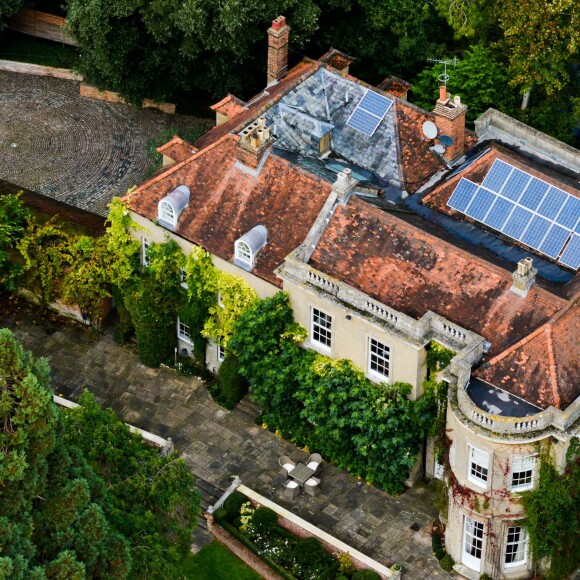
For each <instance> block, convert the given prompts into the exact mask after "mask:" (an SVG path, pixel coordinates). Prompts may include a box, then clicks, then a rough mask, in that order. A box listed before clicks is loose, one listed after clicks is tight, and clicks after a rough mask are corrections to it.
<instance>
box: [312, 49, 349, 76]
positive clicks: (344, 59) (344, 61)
mask: <svg viewBox="0 0 580 580" xmlns="http://www.w3.org/2000/svg"><path fill="white" fill-rule="evenodd" d="M319 60H320V62H323V63H325V64H327V65H329V66H331V67H333V68H335V69H337V70H339V71H341V70H343V69H345V68H346V67H347V66H350V65H351V64H352V63H353V62H354V61H355V58H354V57H352V56H349V55H348V54H346V53H344V52H342V51H340V50H337V49H336V48H331V49H330V50H329V51H328V52H327V53H326V54H323V55H322V56H321V57H320V59H319Z"/></svg>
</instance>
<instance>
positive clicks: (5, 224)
mask: <svg viewBox="0 0 580 580" xmlns="http://www.w3.org/2000/svg"><path fill="white" fill-rule="evenodd" d="M21 193H22V192H20V193H18V194H16V195H4V196H0V288H4V289H5V290H7V291H8V292H14V291H15V290H16V288H17V286H18V283H19V282H20V278H21V276H22V267H21V266H20V264H19V263H18V262H17V260H16V255H15V252H14V248H15V246H16V244H17V243H18V241H19V240H20V238H21V237H22V236H23V234H24V232H25V229H26V224H27V221H28V219H29V217H30V212H29V211H28V209H27V208H26V206H25V205H24V203H23V201H22V200H21V199H20V194H21Z"/></svg>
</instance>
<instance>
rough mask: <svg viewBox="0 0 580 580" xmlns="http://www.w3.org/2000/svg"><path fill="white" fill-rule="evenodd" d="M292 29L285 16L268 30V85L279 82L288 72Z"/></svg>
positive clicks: (273, 23) (273, 22)
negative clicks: (289, 40)
mask: <svg viewBox="0 0 580 580" xmlns="http://www.w3.org/2000/svg"><path fill="white" fill-rule="evenodd" d="M289 38H290V27H289V26H288V25H287V24H286V18H285V17H284V16H278V18H276V19H275V20H273V21H272V26H271V27H270V28H268V85H271V84H272V83H275V82H276V81H279V80H280V79H281V78H282V77H284V76H286V73H287V72H288V39H289Z"/></svg>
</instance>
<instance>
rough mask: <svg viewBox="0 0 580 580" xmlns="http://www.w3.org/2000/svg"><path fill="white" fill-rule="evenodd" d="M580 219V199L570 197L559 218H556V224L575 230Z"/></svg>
mask: <svg viewBox="0 0 580 580" xmlns="http://www.w3.org/2000/svg"><path fill="white" fill-rule="evenodd" d="M579 219H580V199H578V198H577V197H573V196H571V195H568V199H567V200H566V202H565V203H564V207H563V208H562V211H561V212H560V213H559V214H558V217H557V218H556V223H559V224H560V225H562V226H564V227H565V228H568V229H570V230H573V229H574V226H576V224H577V223H578V220H579ZM576 231H578V230H576Z"/></svg>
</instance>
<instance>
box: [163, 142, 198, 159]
mask: <svg viewBox="0 0 580 580" xmlns="http://www.w3.org/2000/svg"><path fill="white" fill-rule="evenodd" d="M197 151H198V149H197V147H194V146H193V145H191V144H189V143H188V142H187V141H184V140H183V139H181V138H180V137H178V136H177V135H175V136H174V137H173V139H171V141H168V142H167V143H165V144H164V145H161V147H158V148H157V152H158V153H161V154H163V155H165V156H166V157H169V159H173V161H176V162H178V163H179V162H180V161H183V160H184V159H187V158H188V157H191V155H193V154H194V153H197Z"/></svg>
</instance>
